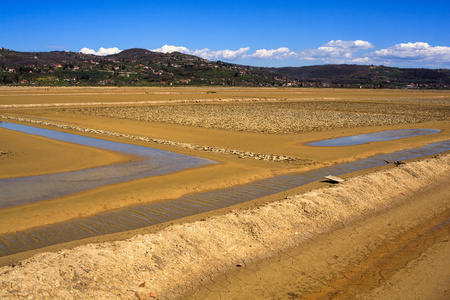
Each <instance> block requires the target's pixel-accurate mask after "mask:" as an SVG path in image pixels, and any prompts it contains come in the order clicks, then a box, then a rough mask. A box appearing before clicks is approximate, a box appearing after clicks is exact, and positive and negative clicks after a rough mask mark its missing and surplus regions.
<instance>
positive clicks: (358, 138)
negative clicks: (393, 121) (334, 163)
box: [308, 128, 440, 147]
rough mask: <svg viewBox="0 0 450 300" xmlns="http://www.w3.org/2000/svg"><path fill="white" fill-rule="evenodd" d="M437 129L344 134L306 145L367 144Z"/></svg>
mask: <svg viewBox="0 0 450 300" xmlns="http://www.w3.org/2000/svg"><path fill="white" fill-rule="evenodd" d="M439 131H440V130H439V129H426V128H418V129H399V130H389V131H381V132H374V133H368V134H359V135H352V136H344V137H340V138H335V139H327V140H322V141H317V142H312V143H309V144H308V146H317V147H341V146H354V145H361V144H367V143H371V142H380V141H393V140H399V139H404V138H407V137H413V136H421V135H427V134H435V133H438V132H439Z"/></svg>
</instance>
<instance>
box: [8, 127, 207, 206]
mask: <svg viewBox="0 0 450 300" xmlns="http://www.w3.org/2000/svg"><path fill="white" fill-rule="evenodd" d="M0 127H1V128H5V129H10V130H15V131H20V132H24V133H29V134H34V135H40V136H44V137H48V138H52V139H55V140H60V141H65V142H70V143H75V144H80V145H84V146H91V147H96V148H101V149H106V150H110V151H115V152H120V153H124V154H130V155H134V156H137V157H138V158H139V159H138V160H137V161H133V162H129V163H120V164H114V165H109V166H103V167H97V168H89V169H82V170H76V171H71V172H63V173H55V174H48V175H39V176H29V177H16V178H8V179H0V191H1V193H0V208H5V207H11V206H17V205H22V204H26V203H32V202H37V201H42V200H48V199H53V198H56V197H60V196H65V195H70V194H74V193H77V192H81V191H84V190H88V189H92V188H96V187H99V186H103V185H108V184H115V183H119V182H125V181H130V180H133V179H138V178H144V177H150V176H157V175H163V174H168V173H172V172H176V171H180V170H184V169H187V168H193V167H200V166H202V165H206V164H211V163H215V162H213V161H211V160H207V159H204V158H200V157H195V156H189V155H183V154H178V153H174V152H169V151H164V150H159V149H154V148H149V147H144V146H137V145H132V144H125V143H117V142H111V141H107V140H101V139H96V138H90V137H86V136H81V135H76V134H70V133H65V132H60V131H54V130H48V129H42V128H38V127H32V126H26V125H20V124H15V123H8V122H0Z"/></svg>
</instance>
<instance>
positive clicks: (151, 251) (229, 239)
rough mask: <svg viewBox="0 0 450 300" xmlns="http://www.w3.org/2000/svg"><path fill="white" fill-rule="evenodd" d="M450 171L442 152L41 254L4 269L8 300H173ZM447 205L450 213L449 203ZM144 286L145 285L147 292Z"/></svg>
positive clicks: (400, 199) (394, 200) (399, 197)
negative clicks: (148, 230)
mask: <svg viewBox="0 0 450 300" xmlns="http://www.w3.org/2000/svg"><path fill="white" fill-rule="evenodd" d="M449 169H450V156H449V155H442V156H441V155H439V156H437V157H436V158H434V159H427V160H423V161H419V162H413V163H409V164H407V165H404V166H401V167H393V168H389V169H387V170H384V171H380V172H376V173H372V174H368V175H365V176H361V177H355V178H353V179H350V180H348V181H346V182H344V183H343V184H340V185H337V186H334V187H330V188H322V189H319V190H313V191H311V192H309V193H306V194H302V195H295V196H292V197H288V198H287V199H284V200H281V201H278V202H273V203H269V204H267V205H265V206H261V207H258V208H255V209H251V210H246V211H232V212H230V213H229V214H226V215H222V216H216V217H210V218H206V219H205V220H203V221H198V222H194V223H187V224H181V225H174V226H170V227H168V228H166V229H165V230H163V231H161V232H156V233H154V234H147V235H138V236H135V237H133V238H131V239H129V240H126V241H116V242H108V243H102V244H89V245H85V246H80V247H77V248H75V249H66V250H61V251H59V252H56V253H41V254H38V255H36V256H34V257H33V258H30V259H27V260H25V261H22V262H20V263H19V264H15V265H14V266H5V267H2V268H1V269H0V274H1V275H0V287H1V289H0V290H1V292H0V293H1V294H0V295H1V296H2V297H5V298H11V299H15V298H17V299H21V298H26V297H28V296H29V295H35V296H36V295H39V296H38V297H37V298H39V297H40V298H42V299H46V298H55V297H56V298H66V299H75V298H76V299H87V298H95V299H121V298H123V297H125V298H127V299H132V298H133V297H135V293H136V292H138V294H139V295H140V296H142V297H149V296H150V293H151V292H154V293H155V292H156V293H157V295H158V297H159V298H160V299H173V298H174V297H175V296H177V295H181V294H180V293H183V292H186V291H187V290H189V289H195V287H196V286H198V285H199V284H202V283H203V282H205V280H206V281H208V280H209V278H212V277H210V276H211V275H212V274H218V273H219V272H224V271H226V270H228V269H229V268H233V267H236V265H241V266H246V265H249V264H251V263H253V262H256V261H258V260H259V259H261V258H264V257H268V256H270V255H273V254H274V253H277V252H279V251H280V250H286V249H287V248H289V247H292V246H294V245H296V244H300V243H302V242H305V241H307V240H309V239H310V238H312V237H314V236H315V235H317V234H318V233H324V232H328V231H330V230H332V229H333V227H335V226H337V225H340V226H342V224H346V222H349V220H355V218H356V219H357V218H361V217H362V216H363V215H364V214H368V213H371V212H374V211H377V210H380V209H381V208H383V207H384V208H386V207H389V206H393V205H395V204H396V203H401V202H403V201H407V199H408V195H413V194H414V193H416V192H417V191H419V190H420V189H421V188H424V187H426V186H429V185H431V183H432V182H436V181H439V178H440V177H442V176H448V174H449V172H448V171H449ZM446 180H448V178H446ZM447 200H448V199H447ZM443 205H444V206H443V207H447V208H446V209H447V211H448V209H449V206H448V205H449V203H448V201H447V203H446V204H445V203H444V204H443ZM441 207H442V206H441ZM169 270H170V271H169ZM142 282H146V285H145V288H144V287H139V285H140V284H141V283H142ZM213 298H214V297H213Z"/></svg>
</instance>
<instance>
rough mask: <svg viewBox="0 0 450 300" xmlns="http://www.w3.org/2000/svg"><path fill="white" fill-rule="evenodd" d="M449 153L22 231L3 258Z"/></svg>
mask: <svg viewBox="0 0 450 300" xmlns="http://www.w3.org/2000/svg"><path fill="white" fill-rule="evenodd" d="M449 150H450V140H446V141H442V142H437V143H432V144H429V145H427V146H424V147H421V148H414V149H406V150H402V151H397V152H394V153H389V154H381V155H375V156H372V157H369V158H366V159H362V160H358V161H354V162H349V163H344V164H340V165H335V166H331V167H325V168H322V169H318V170H312V171H308V172H303V173H297V174H290V175H282V176H275V177H272V178H267V179H263V180H258V181H255V182H251V183H248V184H244V185H239V186H233V187H229V188H225V189H222V190H214V191H209V192H204V193H197V194H191V195H186V196H182V197H180V198H177V199H172V200H167V201H163V202H155V203H148V204H143V205H134V206H130V207H126V208H123V209H118V210H114V211H107V212H103V213H99V214H97V215H94V216H91V217H87V218H81V219H77V220H71V221H66V222H61V223H58V224H52V225H47V226H42V227H37V228H31V229H27V230H23V231H20V232H14V233H7V234H3V235H0V257H1V256H7V255H11V254H15V253H20V252H24V251H29V250H33V249H39V248H43V247H47V246H51V245H57V244H61V243H66V242H70V241H74V240H80V239H84V238H89V237H94V236H99V235H104V234H112V233H117V232H123V231H128V230H133V229H138V228H143V227H147V226H151V225H155V224H159V223H163V222H168V221H171V220H175V219H179V218H183V217H187V216H192V215H196V214H199V213H203V212H208V211H212V210H216V209H219V208H223V207H228V206H232V205H235V204H239V203H243V202H247V201H251V200H254V199H258V198H261V197H264V196H268V195H272V194H276V193H279V192H282V191H286V190H289V189H292V188H295V187H298V186H301V185H304V184H307V183H310V182H313V181H317V180H321V179H323V178H324V177H325V176H327V175H334V176H339V175H342V174H346V173H350V172H354V171H359V170H364V169H368V168H373V167H377V166H381V165H384V164H386V162H385V161H384V160H391V161H395V160H397V161H401V160H407V159H412V158H417V157H421V156H426V155H431V154H436V153H441V152H444V151H449Z"/></svg>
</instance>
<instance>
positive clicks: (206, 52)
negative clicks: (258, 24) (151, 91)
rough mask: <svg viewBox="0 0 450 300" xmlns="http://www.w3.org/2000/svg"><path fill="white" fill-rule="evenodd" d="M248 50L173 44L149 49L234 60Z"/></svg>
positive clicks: (211, 58) (244, 55)
mask: <svg viewBox="0 0 450 300" xmlns="http://www.w3.org/2000/svg"><path fill="white" fill-rule="evenodd" d="M248 50H250V48H249V47H245V48H240V49H239V50H236V51H233V50H229V49H226V50H217V51H212V50H210V49H208V48H204V49H196V50H190V49H188V48H186V47H183V46H173V45H164V46H162V47H161V48H158V49H153V50H151V51H156V52H163V53H172V52H180V53H185V54H190V55H195V56H199V57H201V58H205V59H209V60H222V59H223V60H236V59H239V58H245V57H246V53H247V52H248Z"/></svg>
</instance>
